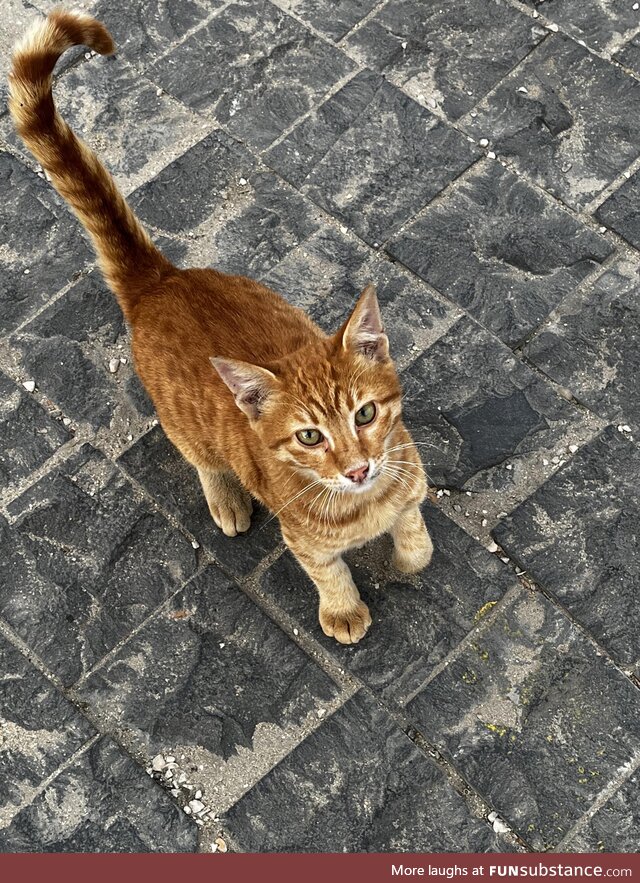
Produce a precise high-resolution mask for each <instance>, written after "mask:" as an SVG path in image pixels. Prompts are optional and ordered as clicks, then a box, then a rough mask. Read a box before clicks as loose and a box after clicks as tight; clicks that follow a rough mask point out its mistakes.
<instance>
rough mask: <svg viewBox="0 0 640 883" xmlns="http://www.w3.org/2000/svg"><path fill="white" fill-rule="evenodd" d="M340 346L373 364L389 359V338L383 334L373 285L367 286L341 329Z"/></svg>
mask: <svg viewBox="0 0 640 883" xmlns="http://www.w3.org/2000/svg"><path fill="white" fill-rule="evenodd" d="M342 346H343V347H344V348H345V349H349V350H352V351H353V352H357V353H361V355H363V356H366V357H367V358H368V359H373V361H375V362H385V361H386V360H387V359H388V358H389V338H388V337H387V335H386V334H385V333H384V325H383V324H382V316H381V314H380V306H379V304H378V298H377V297H376V289H375V286H374V285H371V284H369V285H367V287H366V288H365V290H364V291H363V292H362V294H361V295H360V297H359V298H358V303H357V304H356V305H355V308H354V310H353V313H351V317H350V319H349V320H348V322H347V323H346V324H345V326H344V327H343V329H342Z"/></svg>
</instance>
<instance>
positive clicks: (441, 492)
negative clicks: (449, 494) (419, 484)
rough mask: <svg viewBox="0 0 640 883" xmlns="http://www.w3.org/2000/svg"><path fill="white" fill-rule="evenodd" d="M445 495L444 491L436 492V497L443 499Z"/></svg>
mask: <svg viewBox="0 0 640 883" xmlns="http://www.w3.org/2000/svg"><path fill="white" fill-rule="evenodd" d="M443 493H444V491H442V490H440V491H436V497H442V495H443Z"/></svg>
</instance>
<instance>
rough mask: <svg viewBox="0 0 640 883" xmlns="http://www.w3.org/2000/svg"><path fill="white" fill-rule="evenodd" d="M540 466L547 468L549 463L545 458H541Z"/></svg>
mask: <svg viewBox="0 0 640 883" xmlns="http://www.w3.org/2000/svg"><path fill="white" fill-rule="evenodd" d="M542 465H543V466H548V465H549V461H548V460H547V458H546V457H543V458H542Z"/></svg>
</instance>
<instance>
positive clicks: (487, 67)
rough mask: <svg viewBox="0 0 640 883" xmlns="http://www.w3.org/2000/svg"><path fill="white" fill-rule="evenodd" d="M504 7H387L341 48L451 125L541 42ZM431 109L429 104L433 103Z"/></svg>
mask: <svg viewBox="0 0 640 883" xmlns="http://www.w3.org/2000/svg"><path fill="white" fill-rule="evenodd" d="M543 33H544V32H543V31H542V29H541V28H540V27H539V26H538V25H537V24H536V23H535V22H534V21H532V20H531V19H530V18H529V17H527V16H526V15H523V14H522V13H520V12H518V10H517V9H515V8H514V7H513V6H510V5H509V4H508V3H506V2H504V0H497V2H493V0H489V2H486V0H480V2H475V3H464V4H447V3H434V2H427V3H424V2H422V0H389V2H387V3H385V4H384V5H383V6H382V7H381V8H380V9H379V10H378V11H377V12H376V13H375V15H374V16H373V17H372V18H370V19H369V20H368V21H367V22H366V23H365V24H364V25H363V26H362V27H361V28H358V29H357V30H355V31H354V32H353V33H352V34H350V35H349V37H348V38H347V40H346V43H345V44H344V45H345V48H346V50H347V51H348V52H349V54H350V55H351V56H352V57H354V58H355V59H357V60H358V61H359V62H360V63H361V64H365V65H367V67H370V68H372V69H373V70H377V71H380V72H381V73H384V75H385V76H386V77H387V78H388V79H390V80H391V81H392V82H394V83H395V84H396V85H397V86H401V87H402V88H403V89H404V91H405V92H406V93H407V94H408V95H410V96H411V97H412V98H415V100H416V101H418V102H419V103H420V104H423V105H425V106H431V107H435V106H436V104H437V106H438V107H439V108H441V109H442V110H443V111H444V113H445V114H446V115H447V117H448V118H449V119H451V120H457V119H458V117H460V116H462V115H463V114H465V113H467V112H468V111H470V110H471V109H472V107H473V106H474V105H475V104H476V103H477V102H478V101H479V100H480V99H481V98H483V97H484V96H485V95H486V94H487V92H489V90H490V89H492V88H493V87H494V86H495V85H496V83H498V82H499V81H500V80H502V79H503V77H505V76H506V75H507V74H508V73H509V72H510V70H511V69H512V68H513V67H514V66H515V65H516V64H517V63H518V62H519V61H521V60H522V59H523V58H524V57H525V56H526V55H527V54H528V53H529V52H530V51H531V50H532V49H533V47H534V46H535V45H536V44H537V43H538V42H539V41H540V40H541V39H542V36H543ZM432 102H434V103H432Z"/></svg>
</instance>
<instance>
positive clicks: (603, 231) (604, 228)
mask: <svg viewBox="0 0 640 883" xmlns="http://www.w3.org/2000/svg"><path fill="white" fill-rule="evenodd" d="M606 232H607V228H606V227H598V233H606Z"/></svg>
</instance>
